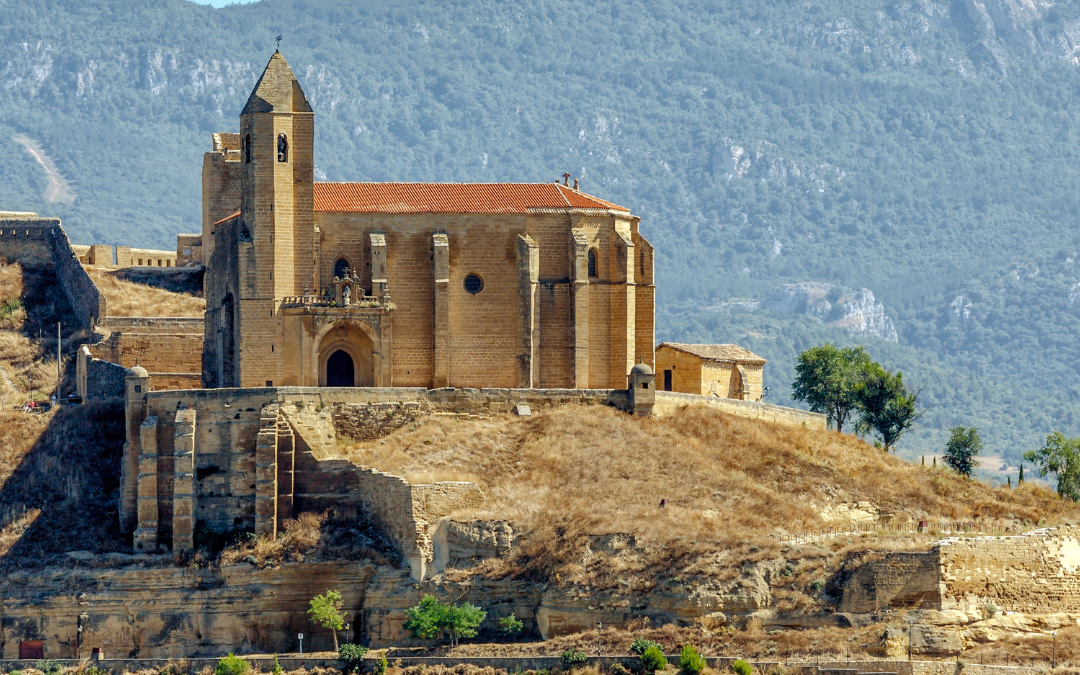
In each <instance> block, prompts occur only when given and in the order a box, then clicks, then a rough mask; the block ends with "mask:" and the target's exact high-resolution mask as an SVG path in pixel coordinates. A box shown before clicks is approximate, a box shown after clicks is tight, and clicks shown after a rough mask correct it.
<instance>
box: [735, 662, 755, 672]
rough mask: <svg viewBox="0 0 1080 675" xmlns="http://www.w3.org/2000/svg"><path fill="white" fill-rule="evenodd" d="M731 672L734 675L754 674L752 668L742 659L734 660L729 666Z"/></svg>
mask: <svg viewBox="0 0 1080 675" xmlns="http://www.w3.org/2000/svg"><path fill="white" fill-rule="evenodd" d="M731 670H732V672H734V673H735V675H751V674H752V673H753V672H754V667H753V666H751V665H750V664H749V663H747V662H746V661H744V660H742V659H735V661H734V663H732V664H731Z"/></svg>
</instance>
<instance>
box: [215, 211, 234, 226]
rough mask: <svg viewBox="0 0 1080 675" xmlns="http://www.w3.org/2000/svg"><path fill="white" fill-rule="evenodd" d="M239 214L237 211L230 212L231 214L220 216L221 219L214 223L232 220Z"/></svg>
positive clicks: (218, 223)
mask: <svg viewBox="0 0 1080 675" xmlns="http://www.w3.org/2000/svg"><path fill="white" fill-rule="evenodd" d="M239 215H240V212H239V211H237V212H236V213H234V214H232V215H231V216H225V217H224V218H222V219H221V220H219V221H217V222H216V223H214V224H215V225H220V224H221V223H224V222H225V221H226V220H232V219H233V218H236V217H237V216H239Z"/></svg>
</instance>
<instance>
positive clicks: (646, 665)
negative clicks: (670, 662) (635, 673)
mask: <svg viewBox="0 0 1080 675" xmlns="http://www.w3.org/2000/svg"><path fill="white" fill-rule="evenodd" d="M641 667H642V668H643V669H644V670H645V672H646V673H655V672H656V671H658V670H664V669H665V668H667V659H665V658H664V653H663V652H661V651H660V647H658V646H657V645H653V646H651V647H649V648H648V649H646V650H645V653H644V654H642V655H641Z"/></svg>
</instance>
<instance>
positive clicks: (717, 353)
mask: <svg viewBox="0 0 1080 675" xmlns="http://www.w3.org/2000/svg"><path fill="white" fill-rule="evenodd" d="M660 347H670V348H671V349H675V350H677V351H680V352H686V353H687V354H693V355H694V356H697V357H699V358H702V359H705V360H706V361H729V362H732V361H733V362H735V363H746V364H758V365H760V364H764V363H765V359H763V358H761V357H760V356H758V355H757V354H755V353H754V352H752V351H750V350H749V349H743V348H742V347H740V346H738V345H685V344H681V343H679V342H661V343H660V345H659V346H658V347H657V349H660Z"/></svg>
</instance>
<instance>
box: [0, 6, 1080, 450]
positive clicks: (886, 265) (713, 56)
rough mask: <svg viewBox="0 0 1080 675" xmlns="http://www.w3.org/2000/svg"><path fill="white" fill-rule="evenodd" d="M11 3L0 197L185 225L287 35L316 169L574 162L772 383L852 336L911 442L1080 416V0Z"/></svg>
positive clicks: (119, 227)
mask: <svg viewBox="0 0 1080 675" xmlns="http://www.w3.org/2000/svg"><path fill="white" fill-rule="evenodd" d="M0 17H3V18H2V19H0V40H2V44H3V45H4V51H3V54H2V55H0V156H2V157H3V159H4V161H3V163H2V165H0V208H3V209H27V210H36V211H40V212H43V213H49V214H55V215H59V216H61V217H63V218H64V219H65V225H66V226H67V228H68V229H69V231H70V233H71V235H72V237H73V239H74V240H75V241H77V242H85V243H89V242H90V241H94V242H102V243H130V244H141V245H152V246H170V245H171V242H172V241H173V239H172V236H173V235H174V234H175V233H176V232H178V231H193V230H197V228H198V219H199V213H200V211H199V209H200V205H199V181H200V165H201V157H202V153H203V152H204V151H205V150H206V149H207V148H208V147H209V139H208V138H207V135H208V133H209V132H211V131H220V130H235V129H236V128H237V115H238V112H239V109H240V107H241V105H242V103H243V101H244V97H245V96H246V94H247V93H248V91H249V89H250V87H251V85H252V84H253V82H254V79H255V77H256V76H257V74H258V72H260V70H261V68H262V66H263V65H264V64H265V62H266V59H267V58H268V56H269V54H270V53H271V52H272V50H273V46H274V42H273V38H274V36H275V35H277V34H279V33H280V34H282V35H283V42H282V50H283V52H284V53H285V54H286V56H287V58H288V59H289V61H290V63H291V64H292V65H293V68H294V70H295V71H296V73H297V75H298V76H299V78H300V80H301V81H302V83H303V85H304V88H305V91H306V92H307V93H308V96H309V99H310V100H311V102H312V104H313V106H314V107H315V110H316V113H317V116H318V117H317V127H316V128H317V145H316V161H317V164H318V172H317V177H318V178H320V179H327V180H437V181H496V180H536V181H547V180H552V179H554V178H555V177H556V176H558V175H560V174H562V173H563V172H564V171H570V172H571V173H572V174H574V176H575V177H577V178H580V179H581V180H582V187H583V189H585V190H587V191H589V192H592V193H594V194H597V195H599V196H601V197H604V198H605V199H610V200H612V201H615V202H617V203H621V204H625V205H627V206H629V207H631V208H633V210H634V211H635V212H636V213H638V214H640V215H641V216H642V217H643V218H644V220H643V231H644V232H645V233H646V236H648V237H650V238H651V240H652V241H653V243H654V244H655V245H656V246H657V248H658V250H659V255H658V259H657V271H658V280H659V284H660V291H659V305H658V307H659V308H660V309H659V310H658V317H657V318H658V338H661V339H681V340H689V339H695V340H710V341H712V340H732V341H739V342H741V343H744V344H746V345H747V346H749V347H751V348H753V349H758V350H760V351H761V352H762V353H763V355H765V356H766V357H768V358H770V360H771V363H770V365H769V366H767V370H766V377H767V378H768V379H769V382H768V383H769V384H770V385H771V386H773V398H772V399H771V400H776V401H778V402H783V401H784V400H785V397H786V386H787V384H788V383H789V382H790V375H791V370H792V362H793V358H794V354H795V349H797V348H799V347H803V346H808V345H809V344H810V343H813V342H815V341H818V340H821V339H837V340H844V341H865V342H866V343H867V345H868V347H869V349H870V351H871V353H873V354H875V355H876V356H878V357H879V358H880V359H882V360H883V361H884V362H885V363H886V365H889V366H891V367H894V368H895V367H903V368H904V369H905V372H906V373H907V376H908V378H909V379H911V380H913V381H915V382H921V383H923V384H924V385H925V386H926V389H925V392H924V397H925V400H926V402H927V404H928V405H929V406H930V411H929V413H928V415H927V417H926V419H925V420H924V427H923V428H922V429H921V430H920V431H918V432H917V433H916V434H913V435H912V436H911V437H910V438H909V440H907V441H906V442H902V443H901V449H902V451H903V452H908V453H912V452H919V453H921V452H933V451H935V450H936V449H938V448H939V446H940V433H941V430H942V428H943V427H945V426H947V425H948V424H952V423H965V424H975V425H977V426H980V427H982V428H983V429H984V431H985V435H986V436H987V439H988V441H989V443H988V445H989V447H990V449H991V451H993V452H997V453H1002V454H1005V455H1007V456H1010V457H1013V458H1016V457H1018V456H1019V453H1020V452H1021V451H1022V450H1024V449H1027V448H1028V447H1032V446H1033V445H1034V444H1036V443H1038V442H1039V440H1040V437H1041V436H1042V435H1044V434H1045V433H1046V432H1048V431H1049V430H1050V429H1051V428H1060V429H1062V430H1064V431H1066V432H1069V433H1077V432H1078V431H1080V418H1078V416H1077V412H1078V408H1077V406H1078V401H1077V396H1078V395H1080V391H1078V390H1077V384H1078V382H1077V375H1078V368H1080V336H1078V334H1077V330H1076V328H1077V327H1078V326H1077V308H1076V307H1075V298H1076V297H1077V292H1078V291H1077V289H1080V286H1078V285H1077V284H1078V283H1080V270H1078V269H1077V267H1078V266H1080V263H1077V262H1074V260H1076V259H1077V258H1078V256H1080V231H1077V229H1076V227H1075V222H1076V220H1077V215H1078V213H1080V191H1078V189H1077V188H1078V178H1080V163H1078V162H1077V154H1078V153H1077V148H1078V144H1077V141H1078V139H1077V135H1078V133H1080V129H1077V125H1076V124H1075V122H1074V119H1073V118H1074V112H1073V110H1072V109H1071V108H1070V104H1073V108H1074V107H1075V103H1074V102H1075V101H1076V100H1077V94H1078V93H1080V66H1078V65H1077V64H1078V56H1080V48H1078V47H1077V43H1078V41H1080V27H1078V17H1080V2H1076V1H1072V2H1052V1H1051V0H1036V1H1035V2H1026V3H1022V2H1020V0H955V1H952V0H941V1H937V2H934V1H931V0H911V1H901V0H863V1H861V2H855V1H854V0H820V1H815V0H810V1H808V2H803V3H794V2H790V1H787V0H783V1H781V0H726V1H721V2H677V1H672V0H650V1H649V2H644V1H640V2H634V1H622V0H620V1H618V2H590V3H581V2H569V1H567V2H563V1H556V0H529V1H528V2H525V1H522V0H504V1H499V2H495V1H493V0H486V1H485V0H479V1H459V2H434V0H417V1H414V2H405V1H393V0H381V1H380V0H375V1H372V2H365V3H355V2H351V1H349V0H293V1H286V0H263V1H262V2H258V3H255V4H252V5H244V6H234V7H229V8H226V9H222V10H215V9H212V8H209V7H203V6H197V5H193V4H190V3H187V2H184V1H183V0H153V1H152V2H151V1H149V0H143V1H139V0H98V1H97V2H94V3H60V2H55V1H53V0H19V1H17V2H16V1H15V0H0ZM46 195H48V198H47V197H46ZM49 198H51V199H52V200H53V201H49ZM798 282H822V283H828V284H834V285H836V286H837V287H848V288H851V289H855V290H856V291H858V290H859V289H862V288H867V289H870V290H871V291H872V292H873V294H874V296H875V298H876V299H875V302H878V303H880V305H879V306H878V307H877V309H878V311H881V310H882V309H883V311H884V315H885V316H887V317H888V318H889V319H890V321H891V326H893V327H895V338H896V339H897V340H898V342H896V343H893V342H891V341H889V340H886V339H882V338H879V337H874V336H873V335H874V333H868V332H865V331H864V332H856V333H855V334H853V335H849V333H848V330H847V329H845V328H843V327H842V326H847V327H849V328H852V327H853V328H856V329H857V328H858V327H859V326H858V322H857V321H856V322H855V323H854V324H853V323H852V322H851V321H848V322H846V323H845V322H843V321H841V322H832V323H833V324H835V326H833V327H830V326H829V325H826V324H822V323H819V322H818V318H820V317H818V318H816V317H815V316H814V315H811V314H805V313H802V314H800V313H798V312H796V313H794V314H791V313H787V314H781V313H777V312H776V311H774V309H770V307H773V308H775V306H776V305H775V304H769V303H761V302H758V301H761V300H763V299H766V297H767V296H769V295H770V294H771V293H773V292H774V291H776V289H777V288H778V287H780V286H781V285H782V284H791V283H798ZM863 297H867V296H863ZM733 298H743V299H745V300H738V301H736V302H735V304H732V299H733ZM870 304H873V303H870ZM958 308H959V309H958ZM876 334H877V335H885V336H886V337H890V336H891V334H890V333H888V332H880V331H879V332H878V333H876Z"/></svg>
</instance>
